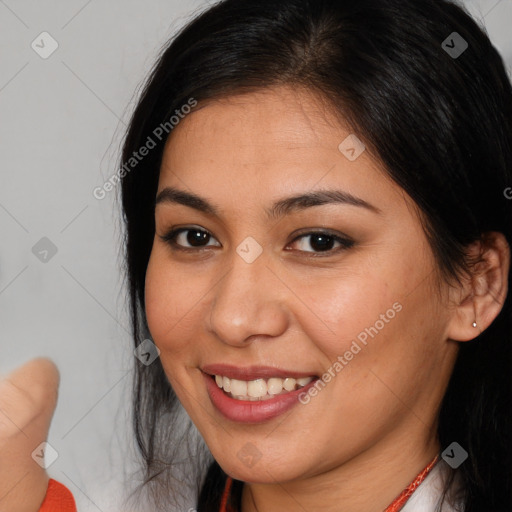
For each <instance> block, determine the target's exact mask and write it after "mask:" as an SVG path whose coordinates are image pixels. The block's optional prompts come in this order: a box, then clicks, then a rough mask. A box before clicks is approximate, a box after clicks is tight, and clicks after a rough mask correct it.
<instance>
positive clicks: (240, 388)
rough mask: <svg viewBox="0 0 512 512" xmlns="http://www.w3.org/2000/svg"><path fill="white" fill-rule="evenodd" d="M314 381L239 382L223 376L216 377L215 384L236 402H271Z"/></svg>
mask: <svg viewBox="0 0 512 512" xmlns="http://www.w3.org/2000/svg"><path fill="white" fill-rule="evenodd" d="M312 380H313V377H301V378H299V379H294V378H293V377H286V378H284V379H282V378H279V377H271V378H270V379H256V380H249V381H245V380H238V379H230V378H229V377H226V376H223V375H215V382H216V384H217V386H218V387H219V388H220V389H223V390H224V391H225V392H226V393H227V394H228V395H229V396H230V397H231V398H234V399H235V400H248V401H253V402H254V401H258V400H270V399H271V398H274V397H275V396H277V395H283V394H286V393H289V392H290V391H295V390H297V389H300V388H303V387H304V386H306V385H307V384H309V383H310V382H311V381H312Z"/></svg>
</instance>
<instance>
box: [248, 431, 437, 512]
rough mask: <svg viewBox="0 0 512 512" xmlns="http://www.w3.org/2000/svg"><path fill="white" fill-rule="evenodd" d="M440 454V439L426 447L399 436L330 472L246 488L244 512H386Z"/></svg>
mask: <svg viewBox="0 0 512 512" xmlns="http://www.w3.org/2000/svg"><path fill="white" fill-rule="evenodd" d="M410 433H411V432H410V431H409V434H410ZM423 434H425V432H423ZM423 439H425V437H424V436H423ZM439 450H440V445H439V442H438V440H437V437H436V436H435V435H434V436H431V437H430V438H429V439H428V441H426V442H425V440H424V441H423V442H421V439H418V438H417V437H416V436H408V437H406V436H403V435H402V433H400V435H398V436H397V435H396V434H395V435H394V436H390V437H389V438H388V439H385V440H382V441H381V442H379V444H378V445H375V446H373V447H372V448H371V449H368V450H366V451H365V452H364V453H362V454H360V455H358V456H357V457H354V458H352V459H350V460H349V461H347V462H345V463H344V464H342V465H340V466H338V467H336V468H333V469H331V470H329V471H326V472H323V473H319V474H316V475H314V476H311V477H308V478H304V479H300V480H294V481H289V482H279V483H276V484H245V485H244V488H243V492H242V512H274V511H275V512H277V511H282V510H287V511H290V512H303V511H304V510H322V512H340V510H342V511H343V512H367V511H368V510H379V511H381V510H385V509H386V508H387V507H388V506H389V505H390V504H391V503H392V502H393V500H394V499H395V498H396V497H397V496H398V495H399V494H400V493H401V492H402V491H403V490H404V489H405V488H406V487H407V486H408V485H409V484H410V483H411V481H412V480H414V479H415V478H416V476H417V475H418V474H419V473H420V472H421V471H422V470H423V469H424V468H425V467H426V466H427V465H428V464H429V463H430V462H431V461H432V459H433V458H434V457H435V456H436V454H438V453H439ZM341 507H342V508H341Z"/></svg>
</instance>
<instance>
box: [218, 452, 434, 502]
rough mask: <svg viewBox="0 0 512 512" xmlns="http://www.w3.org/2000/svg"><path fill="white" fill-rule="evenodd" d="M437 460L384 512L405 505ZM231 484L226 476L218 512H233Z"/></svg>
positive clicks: (230, 480)
mask: <svg viewBox="0 0 512 512" xmlns="http://www.w3.org/2000/svg"><path fill="white" fill-rule="evenodd" d="M438 459H439V455H436V456H435V457H434V459H433V460H432V462H431V463H430V464H429V465H428V466H427V467H426V468H425V469H423V471H422V472H421V473H420V474H419V475H418V476H417V477H416V478H415V479H414V480H413V481H412V482H411V483H410V484H409V486H408V487H407V488H406V489H404V490H403V491H402V492H401V493H400V494H399V495H398V496H397V497H396V498H395V499H394V500H393V503H391V505H389V506H388V507H387V508H386V510H385V511H384V512H399V510H401V509H402V508H403V506H404V505H405V504H406V502H407V500H408V499H409V498H410V497H411V496H412V494H413V493H414V491H415V490H416V489H417V488H418V487H419V485H420V484H421V482H423V480H425V478H426V476H427V475H428V474H429V473H430V471H431V470H432V468H433V467H434V466H435V465H436V462H437V461H438ZM232 484H233V479H232V478H231V477H230V476H228V478H227V480H226V486H225V487H224V493H223V495H222V501H221V503H220V509H219V512H234V511H233V510H232V509H231V507H230V506H229V505H228V504H227V503H228V499H229V492H230V490H231V485H232Z"/></svg>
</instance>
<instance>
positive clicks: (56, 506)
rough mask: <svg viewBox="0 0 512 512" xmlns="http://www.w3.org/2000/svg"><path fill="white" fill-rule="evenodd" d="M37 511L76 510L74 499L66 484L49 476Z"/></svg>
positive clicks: (72, 511)
mask: <svg viewBox="0 0 512 512" xmlns="http://www.w3.org/2000/svg"><path fill="white" fill-rule="evenodd" d="M39 512H77V509H76V503H75V499H74V498H73V495H72V494H71V491H70V490H69V489H68V488H67V487H66V486H64V485H62V484H61V483H60V482H57V480H53V478H50V481H49V482H48V489H47V491H46V496H45V498H44V501H43V504H42V505H41V508H40V509H39Z"/></svg>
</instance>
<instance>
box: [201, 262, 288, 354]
mask: <svg viewBox="0 0 512 512" xmlns="http://www.w3.org/2000/svg"><path fill="white" fill-rule="evenodd" d="M286 291H287V290H286V287H285V286H283V284H282V283H281V282H280V281H279V280H278V279H277V278H276V277H275V275H274V273H273V272H272V271H271V270H270V269H269V268H268V267H267V262H266V258H264V257H260V258H258V259H257V260H256V261H254V262H252V263H247V262H245V261H244V260H243V259H242V258H240V257H239V256H238V255H237V254H235V255H234V257H233V262H232V265H231V267H230V270H229V271H227V273H226V274H225V275H224V277H223V278H222V279H221V280H220V282H219V283H218V285H217V286H216V287H215V288H214V291H213V299H212V302H211V304H210V315H209V325H208V327H207V328H208V330H209V331H210V332H212V333H214V334H215V335H216V337H217V338H219V339H220V340H221V341H222V342H224V343H227V344H229V345H233V346H239V347H240V346H245V345H247V343H249V342H250V340H252V341H254V340H255V339H257V338H260V337H276V336H280V335H281V334H283V333H284V332H285V331H286V329H287V327H288V323H289V316H288V311H287V308H286Z"/></svg>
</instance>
